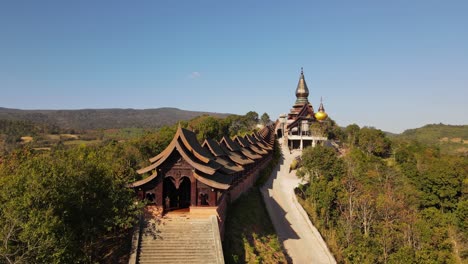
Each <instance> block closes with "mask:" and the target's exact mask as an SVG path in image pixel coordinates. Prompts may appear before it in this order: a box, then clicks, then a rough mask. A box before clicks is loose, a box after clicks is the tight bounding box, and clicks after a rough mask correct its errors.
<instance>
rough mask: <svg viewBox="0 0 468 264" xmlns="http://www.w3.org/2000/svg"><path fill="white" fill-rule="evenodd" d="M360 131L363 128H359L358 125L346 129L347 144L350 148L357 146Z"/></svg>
mask: <svg viewBox="0 0 468 264" xmlns="http://www.w3.org/2000/svg"><path fill="white" fill-rule="evenodd" d="M360 129H361V128H359V126H358V125H356V124H351V125H348V126H347V127H346V128H345V134H346V138H347V142H348V144H349V145H350V146H357V142H358V137H359V130H360Z"/></svg>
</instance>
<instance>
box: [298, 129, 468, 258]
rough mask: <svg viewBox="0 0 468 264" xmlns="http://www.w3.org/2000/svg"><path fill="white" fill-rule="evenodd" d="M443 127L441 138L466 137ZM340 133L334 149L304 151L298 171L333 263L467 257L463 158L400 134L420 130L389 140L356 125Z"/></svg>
mask: <svg viewBox="0 0 468 264" xmlns="http://www.w3.org/2000/svg"><path fill="white" fill-rule="evenodd" d="M429 128H431V129H433V127H430V126H429ZM457 129H461V128H457ZM439 130H440V128H439ZM448 130H449V129H445V135H444V136H449V137H462V138H464V139H465V140H466V138H467V133H462V134H460V135H453V136H451V135H450V133H449V132H447V131H448ZM465 131H466V126H465ZM343 132H344V133H342V134H340V137H341V139H342V143H343V148H342V149H341V151H340V152H337V151H335V150H333V149H330V148H326V147H321V146H319V147H316V148H308V149H306V150H304V152H303V154H302V161H301V166H302V167H301V168H300V169H299V170H298V175H299V176H301V177H304V178H305V179H307V180H308V182H309V183H308V184H305V185H303V186H301V187H300V188H298V189H297V195H298V197H300V198H301V201H302V203H303V205H304V207H305V209H306V211H307V212H308V213H309V215H310V217H311V219H312V221H313V222H314V224H315V225H316V226H317V227H318V228H319V230H320V232H321V233H322V235H323V236H324V238H325V240H326V241H327V243H328V245H329V247H330V249H331V250H332V251H333V253H334V255H335V257H336V259H337V261H338V262H340V263H465V262H466V261H467V260H468V232H467V231H468V196H467V194H468V160H467V158H466V156H465V155H464V154H463V153H460V152H451V153H447V152H441V150H440V148H439V147H438V146H437V145H435V144H431V145H428V144H426V143H427V140H426V138H429V136H427V137H423V141H422V142H421V141H417V139H418V137H417V136H416V137H406V136H408V135H410V134H411V135H413V134H418V133H420V134H423V135H427V134H429V133H428V132H427V130H426V129H423V130H422V131H417V130H416V131H409V132H406V133H403V134H404V135H403V136H402V137H396V138H394V137H392V139H389V138H387V136H386V135H385V133H383V132H382V131H380V130H378V129H374V128H367V127H364V128H360V127H359V126H357V125H350V126H348V127H346V128H345V129H344V131H343Z"/></svg>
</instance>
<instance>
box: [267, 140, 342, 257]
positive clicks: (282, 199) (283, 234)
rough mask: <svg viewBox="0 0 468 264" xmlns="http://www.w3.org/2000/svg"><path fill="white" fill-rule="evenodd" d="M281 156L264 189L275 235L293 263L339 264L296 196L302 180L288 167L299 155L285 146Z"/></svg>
mask: <svg viewBox="0 0 468 264" xmlns="http://www.w3.org/2000/svg"><path fill="white" fill-rule="evenodd" d="M282 153H283V156H282V160H280V164H279V166H278V167H277V169H276V170H275V171H274V172H273V173H272V175H271V176H270V179H269V180H268V182H267V183H266V184H265V185H264V186H263V187H262V188H261V192H262V195H263V199H264V200H265V204H266V207H267V210H268V213H269V214H270V217H271V220H272V222H273V225H274V227H275V230H276V233H277V234H278V237H279V239H280V240H281V242H282V244H283V246H284V248H285V249H286V252H287V254H288V255H289V257H290V258H291V259H292V261H293V263H298V264H309V263H336V261H335V259H334V257H333V255H332V254H331V253H330V251H329V250H328V248H327V245H326V244H325V241H323V239H322V236H321V235H320V233H319V232H318V231H317V229H316V228H315V227H314V226H313V225H312V223H311V222H310V220H309V218H308V216H307V214H306V212H305V211H304V209H303V208H302V206H301V205H300V204H299V203H298V201H297V199H296V196H295V194H294V188H295V187H297V186H298V184H299V182H300V180H299V179H298V178H297V177H296V174H295V171H292V172H289V165H290V164H291V161H292V160H293V159H294V157H296V156H299V155H300V152H299V151H293V153H292V154H291V153H289V150H288V149H287V147H286V146H282Z"/></svg>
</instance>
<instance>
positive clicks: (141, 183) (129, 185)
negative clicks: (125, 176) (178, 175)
mask: <svg viewBox="0 0 468 264" xmlns="http://www.w3.org/2000/svg"><path fill="white" fill-rule="evenodd" d="M157 176H158V172H157V171H155V172H154V173H153V174H151V175H150V176H148V177H146V178H144V179H143V180H139V181H136V182H132V183H130V184H128V187H130V188H136V187H140V186H142V185H145V184H146V183H148V182H150V181H152V180H153V179H154V178H156V177H157Z"/></svg>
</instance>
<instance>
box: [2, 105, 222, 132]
mask: <svg viewBox="0 0 468 264" xmlns="http://www.w3.org/2000/svg"><path fill="white" fill-rule="evenodd" d="M200 115H211V116H216V117H226V116H228V115H229V114H226V113H212V112H197V111H187V110H181V109H177V108H169V107H165V108H155V109H142V110H138V109H81V110H20V109H10V108H2V107H0V119H7V120H27V121H32V122H34V123H45V124H52V125H56V126H58V127H60V128H62V129H77V130H87V129H109V128H127V127H139V128H157V127H161V126H164V125H172V124H174V123H176V122H177V121H179V120H189V119H192V118H195V117H197V116H200Z"/></svg>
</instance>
